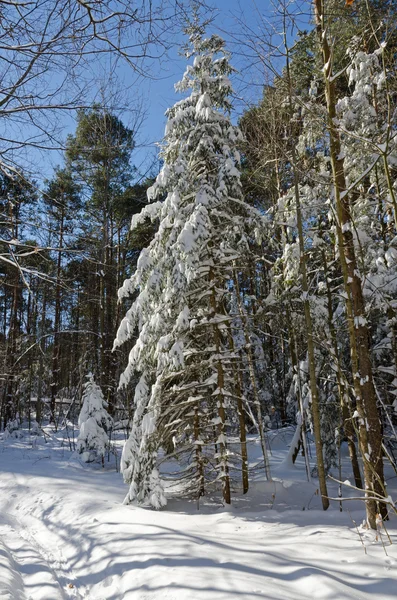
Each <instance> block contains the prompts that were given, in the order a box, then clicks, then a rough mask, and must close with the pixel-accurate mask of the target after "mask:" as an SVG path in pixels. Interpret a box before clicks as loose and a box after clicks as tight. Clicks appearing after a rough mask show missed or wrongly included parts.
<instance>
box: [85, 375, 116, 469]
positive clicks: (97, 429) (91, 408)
mask: <svg viewBox="0 0 397 600" xmlns="http://www.w3.org/2000/svg"><path fill="white" fill-rule="evenodd" d="M82 401H83V405H82V408H81V411H80V415H79V427H80V433H79V436H78V438H77V452H78V453H79V454H81V457H82V459H83V461H84V462H92V461H94V460H95V459H96V458H97V457H101V458H103V457H104V455H105V451H106V448H107V446H108V444H109V431H110V429H111V428H112V425H113V419H112V417H111V416H110V415H109V413H108V412H107V410H106V409H107V406H108V403H107V402H106V400H105V399H104V397H103V394H102V390H101V388H100V387H99V385H97V384H96V383H95V380H94V376H93V375H92V373H90V374H89V375H88V381H87V382H86V383H85V384H84V392H83V398H82Z"/></svg>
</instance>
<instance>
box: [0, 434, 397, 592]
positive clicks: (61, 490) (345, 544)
mask: <svg viewBox="0 0 397 600" xmlns="http://www.w3.org/2000/svg"><path fill="white" fill-rule="evenodd" d="M20 443H21V442H20ZM69 457H70V455H69V454H68V453H67V452H66V451H64V450H61V449H56V448H54V447H52V448H51V447H49V444H48V445H47V446H43V447H40V448H37V449H32V450H30V451H29V450H25V449H21V448H16V447H12V445H11V444H10V446H9V447H6V445H5V443H4V444H3V446H2V447H1V448H0V600H3V598H4V600H59V599H61V600H64V599H66V598H71V597H72V598H77V599H83V598H84V599H86V600H122V599H126V600H251V599H252V600H259V599H267V600H307V598H310V597H312V598H314V599H315V600H343V599H346V600H358V599H360V600H370V599H371V600H373V599H374V598H376V599H377V600H392V599H394V600H395V598H396V596H397V532H396V529H395V524H394V528H393V527H392V526H391V525H390V532H391V533H392V534H393V541H394V543H395V545H393V546H391V547H388V548H387V552H388V556H387V555H386V554H385V552H384V550H383V548H382V546H381V545H380V544H379V543H373V534H372V533H371V532H368V533H364V534H363V535H364V536H365V539H366V543H367V546H366V547H367V554H365V553H364V549H363V546H362V544H361V542H360V540H359V536H358V534H357V532H356V530H355V528H354V526H353V524H352V521H351V519H350V517H349V515H348V514H347V513H345V512H344V513H343V514H340V513H339V512H338V510H337V509H334V510H331V511H328V512H327V513H323V512H322V511H318V510H309V511H307V510H306V511H302V510H286V511H284V512H278V511H276V510H270V509H267V510H261V511H256V512H253V511H252V512H248V511H245V512H244V511H243V510H242V509H234V510H231V511H227V512H226V511H224V509H223V508H221V509H218V510H215V509H214V507H212V508H211V509H210V508H209V507H208V506H207V507H203V511H200V512H199V511H197V510H196V508H195V505H194V504H193V505H192V504H189V503H187V502H181V501H178V502H177V501H173V502H171V503H170V505H169V509H168V510H167V511H161V512H155V511H151V510H145V509H141V508H136V507H131V506H123V505H121V501H122V499H123V496H124V493H125V486H124V485H123V483H122V481H121V478H120V475H118V474H117V473H114V472H110V471H106V470H105V471H102V470H100V469H97V470H95V469H92V468H83V467H81V466H80V464H79V463H78V462H77V461H75V460H73V459H72V460H68V459H69ZM256 493H258V492H257V491H256ZM361 515H362V511H360V513H359V514H355V516H356V517H361Z"/></svg>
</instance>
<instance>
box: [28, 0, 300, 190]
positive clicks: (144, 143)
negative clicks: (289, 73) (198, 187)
mask: <svg viewBox="0 0 397 600" xmlns="http://www.w3.org/2000/svg"><path fill="white" fill-rule="evenodd" d="M212 5H213V6H214V9H215V11H214V12H215V15H214V16H215V18H214V21H213V23H212V24H211V26H210V27H209V33H212V32H216V33H218V34H219V35H222V37H224V38H225V39H226V41H227V44H228V48H229V49H230V51H231V52H232V64H233V66H235V67H236V68H237V69H238V71H239V72H238V73H237V75H236V76H235V77H234V81H233V84H234V88H235V91H236V98H235V103H234V104H235V112H234V115H233V118H234V120H237V118H238V115H239V114H241V112H242V111H243V110H244V108H246V107H247V106H248V105H249V104H252V103H253V102H255V101H256V100H258V98H259V97H260V95H261V93H262V89H263V84H264V83H268V82H269V77H270V73H269V71H266V69H265V68H264V67H263V65H262V64H261V62H260V60H258V57H257V52H258V51H259V53H260V52H261V51H262V48H261V40H264V39H269V34H265V33H264V30H265V28H267V29H268V30H269V29H270V30H271V29H272V28H273V36H272V42H273V43H279V42H280V37H279V36H278V33H279V32H280V31H281V26H280V23H277V20H275V17H274V12H275V10H277V8H278V7H279V6H280V3H279V2H278V0H274V2H272V1H271V0H256V2H255V1H254V0H245V1H244V2H243V1H242V0H213V2H212ZM302 7H303V12H305V11H308V12H309V11H310V2H309V1H306V0H290V10H291V11H298V10H302ZM307 22H308V15H303V16H302V17H300V19H299V22H298V24H297V26H298V28H304V27H305V24H306V23H307ZM295 34H296V28H295V30H294V31H291V32H290V33H289V39H290V41H292V39H293V37H294V35H295ZM247 36H248V37H251V38H252V39H255V37H256V36H257V42H256V43H253V44H251V48H249V47H247V46H246V45H244V44H243V43H242V42H241V40H242V39H243V38H244V39H245V38H247ZM174 41H175V44H174V46H173V47H172V49H171V51H170V52H169V54H168V56H167V57H166V58H163V59H162V60H161V61H160V62H159V61H154V62H153V64H152V65H148V66H147V72H148V73H149V74H151V77H149V78H143V77H140V78H137V77H136V75H135V74H134V72H133V70H132V69H131V68H130V67H129V66H128V65H126V64H125V63H123V61H117V65H116V67H115V65H114V61H113V60H112V59H109V58H106V59H105V60H104V61H103V62H100V63H97V64H96V66H95V67H94V71H95V73H96V75H97V78H98V81H99V82H101V81H102V82H103V85H104V87H105V89H106V91H105V97H106V99H107V101H109V100H108V99H109V95H110V96H112V94H113V93H114V96H115V98H113V99H112V98H110V104H111V105H112V104H113V105H114V106H116V107H117V108H118V110H117V112H118V114H119V116H120V118H121V119H122V120H123V122H124V123H125V124H126V125H127V126H130V127H132V128H134V125H135V114H134V113H135V112H138V113H141V112H142V110H143V112H144V113H145V118H144V120H143V122H142V123H141V125H140V127H139V130H138V132H137V136H136V141H137V149H136V151H135V153H134V156H133V163H134V164H135V165H136V166H137V168H138V169H139V170H140V171H141V172H144V171H145V170H146V169H147V167H148V165H149V163H150V162H151V161H152V160H153V158H154V157H155V156H156V154H157V147H156V145H155V143H156V142H158V141H160V140H161V139H162V136H163V133H164V127H165V121H166V119H165V117H164V112H165V110H166V109H167V108H168V107H169V106H171V105H173V104H174V103H175V102H176V101H177V100H178V99H179V98H180V96H179V95H177V94H176V93H175V92H174V84H175V83H176V82H177V81H178V80H179V79H180V78H181V76H182V74H183V72H184V70H185V68H186V64H187V63H186V59H185V58H184V57H182V56H180V55H179V48H180V45H181V43H183V41H184V36H183V34H182V33H180V34H179V35H176V37H175V40H174ZM274 64H276V65H277V67H278V68H280V67H281V64H282V59H279V61H278V64H277V61H276V62H275V63H274ZM114 67H115V72H116V76H115V78H114V80H113V82H112V83H110V85H109V79H110V76H109V73H110V72H111V71H112V70H113V69H114ZM109 90H110V94H109ZM94 98H96V99H97V101H101V94H100V93H98V92H96V93H95V92H92V91H91V93H89V92H87V97H86V99H85V101H86V102H87V101H88V102H91V101H92V100H93V99H94ZM59 121H60V125H61V132H60V137H62V139H63V140H64V139H65V138H66V135H67V134H68V133H73V132H74V131H75V127H76V123H75V116H74V115H73V114H70V115H69V116H60V117H59ZM35 162H36V163H37V164H38V170H37V174H38V179H39V180H42V179H43V178H44V177H47V178H48V177H51V174H52V171H53V168H54V167H55V166H56V165H59V164H61V163H62V153H59V152H56V151H52V152H48V153H46V154H45V155H42V156H40V158H39V160H38V161H35Z"/></svg>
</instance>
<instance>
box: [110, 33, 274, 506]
mask: <svg viewBox="0 0 397 600" xmlns="http://www.w3.org/2000/svg"><path fill="white" fill-rule="evenodd" d="M188 33H189V36H190V45H191V50H190V51H188V52H186V56H187V58H190V57H192V56H194V62H193V65H191V66H188V68H187V70H186V72H185V74H184V76H183V79H182V81H181V82H180V83H179V84H177V86H176V89H177V90H178V91H181V92H186V91H188V90H190V95H189V96H188V97H187V98H185V99H183V100H181V101H180V102H178V103H177V104H175V105H174V106H173V107H172V108H170V109H169V110H168V111H167V117H168V123H167V127H166V134H165V142H164V146H163V149H162V153H161V157H162V159H163V161H164V166H163V168H162V170H161V172H160V174H159V176H158V177H157V180H156V182H155V184H154V185H153V187H152V188H151V189H150V190H149V191H148V200H149V202H151V203H150V204H148V206H147V207H145V208H144V209H143V211H142V213H141V215H139V216H137V217H134V218H133V223H132V226H133V227H134V225H135V224H136V223H138V222H140V221H141V220H142V219H145V218H147V217H150V218H158V219H159V229H158V232H157V233H156V235H155V237H154V239H153V241H152V242H151V243H150V245H149V247H148V248H146V249H144V250H143V251H142V253H141V255H140V258H139V260H138V264H137V270H136V272H135V274H134V275H133V276H132V278H131V279H129V280H126V281H125V282H124V285H123V287H122V288H121V290H120V292H119V297H120V298H123V297H125V296H128V295H130V294H132V293H134V292H135V291H137V292H138V295H137V296H136V298H135V300H134V302H133V304H132V306H131V308H130V309H129V310H128V312H127V315H126V316H125V318H124V319H123V321H122V323H121V325H120V327H119V331H118V334H117V339H116V341H115V347H117V346H119V345H120V344H122V343H123V342H125V341H126V340H128V339H131V338H133V337H134V336H135V335H137V338H136V341H135V344H134V346H133V348H132V350H131V352H130V355H129V363H128V366H127V368H126V369H125V371H124V373H123V374H122V376H121V382H120V384H121V385H126V384H127V383H128V382H129V380H130V378H131V376H132V374H133V373H134V372H139V373H140V381H139V384H138V386H137V387H136V390H135V413H134V418H133V424H132V430H131V435H130V437H129V440H128V441H127V443H126V445H125V447H124V451H123V456H122V462H121V470H122V472H123V475H124V480H125V482H126V483H128V484H129V486H130V488H129V492H128V494H127V497H126V499H125V502H126V503H128V502H131V501H134V500H135V501H138V502H149V503H150V504H152V505H153V506H154V507H156V508H159V507H161V506H163V505H165V503H166V499H165V496H164V493H163V490H162V486H161V482H160V478H159V473H158V470H157V454H158V450H159V448H160V446H162V447H163V448H164V449H169V448H171V449H172V450H173V451H174V452H175V453H176V454H177V455H178V456H179V457H180V458H181V459H184V460H185V467H184V471H183V476H182V477H183V481H184V482H185V489H186V490H188V491H189V492H190V493H193V494H195V495H196V496H200V495H202V494H203V493H204V488H205V485H206V482H209V483H211V484H214V483H216V482H217V481H220V482H221V483H222V491H223V498H224V501H225V502H226V503H230V479H231V475H232V473H233V470H234V469H235V467H236V463H237V462H238V457H237V455H234V453H233V452H231V450H230V444H229V443H228V437H227V436H228V433H229V429H228V428H229V425H228V423H229V416H230V414H231V413H232V412H233V413H234V412H236V411H238V407H237V401H238V398H236V396H237V394H236V387H235V385H236V384H235V381H236V378H235V367H236V362H237V361H238V356H237V355H236V353H235V352H233V348H232V345H231V344H230V323H231V321H232V317H231V315H230V297H231V293H232V288H233V283H232V282H233V273H234V271H235V270H236V269H240V268H241V266H242V265H243V264H244V260H245V258H246V256H247V255H248V254H249V252H250V248H249V241H250V240H249V236H248V235H246V234H245V233H244V232H246V231H251V232H253V233H252V235H255V232H257V234H259V231H260V229H261V225H262V216H261V214H260V213H259V212H258V211H256V210H255V209H253V208H251V207H250V206H249V205H247V204H246V203H245V202H244V200H243V198H242V191H241V183H240V172H239V161H240V158H239V153H238V151H237V149H236V147H237V144H238V143H239V142H240V140H241V133H240V131H239V129H238V128H236V127H234V126H233V125H232V124H231V122H230V117H229V112H230V108H231V106H230V101H229V96H230V93H231V84H230V80H229V75H230V73H231V72H232V70H233V69H232V68H231V66H230V65H229V59H228V55H227V54H226V52H225V49H224V42H223V40H222V39H221V38H219V37H218V36H216V35H213V36H211V37H210V38H208V39H204V38H203V31H202V29H201V28H200V27H199V26H197V25H194V26H192V27H191V28H190V29H189V30H188ZM163 195H165V196H166V198H165V201H164V202H160V201H157V202H153V201H154V200H156V199H157V198H159V197H160V196H163ZM237 387H238V386H237Z"/></svg>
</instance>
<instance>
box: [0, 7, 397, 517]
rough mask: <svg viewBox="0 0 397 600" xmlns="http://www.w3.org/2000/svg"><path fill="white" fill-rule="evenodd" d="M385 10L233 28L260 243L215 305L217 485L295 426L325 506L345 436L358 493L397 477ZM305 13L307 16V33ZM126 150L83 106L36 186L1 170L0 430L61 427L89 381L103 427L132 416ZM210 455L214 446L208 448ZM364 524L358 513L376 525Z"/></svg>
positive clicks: (129, 136) (135, 179)
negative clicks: (246, 96)
mask: <svg viewBox="0 0 397 600" xmlns="http://www.w3.org/2000/svg"><path fill="white" fill-rule="evenodd" d="M4 10H6V8H4ZM396 10H397V6H396V3H395V2H393V1H388V0H365V1H364V0H356V1H354V2H351V1H348V2H346V3H344V2H342V1H341V0H326V1H321V0H316V1H315V2H314V3H310V2H306V3H299V5H297V4H295V3H292V4H288V3H280V4H279V5H277V7H276V8H275V16H274V17H271V18H270V17H269V20H266V19H264V18H263V20H262V30H261V31H260V33H254V32H253V31H252V29H251V28H250V27H248V26H246V25H244V23H240V26H239V31H238V35H236V36H235V39H234V42H233V45H232V48H233V49H236V53H237V52H238V53H241V54H242V55H245V56H246V57H253V58H252V60H253V61H254V62H256V64H261V65H262V67H263V82H262V83H263V94H262V97H261V99H260V101H259V102H258V103H257V104H255V105H252V106H249V107H248V108H247V109H246V110H245V111H244V112H243V114H241V115H240V117H239V126H240V129H241V131H242V133H243V135H242V136H241V138H240V139H239V140H237V142H236V147H237V149H238V151H239V153H240V155H241V196H242V198H243V199H244V201H245V203H246V204H247V205H249V206H250V207H252V208H253V209H255V210H256V212H257V214H258V215H260V216H261V228H262V231H261V234H260V235H256V230H257V224H256V225H255V231H254V228H253V229H252V230H251V231H249V230H247V231H241V236H242V237H244V244H245V246H244V247H245V251H244V253H243V254H241V256H239V257H238V260H237V261H236V260H234V262H233V263H230V265H232V266H230V265H229V263H227V264H228V266H227V269H228V271H227V273H228V276H227V284H225V286H226V288H227V290H228V296H227V295H226V294H225V295H224V296H223V297H222V300H221V301H220V305H221V308H219V306H218V307H217V309H216V311H215V309H214V311H215V312H216V313H217V314H218V313H219V312H222V314H225V315H228V316H229V317H230V321H228V324H227V325H226V326H224V328H223V330H222V331H221V329H220V331H221V333H220V334H219V335H220V336H221V337H222V336H223V337H222V344H223V345H225V347H226V346H227V345H229V350H230V352H232V353H233V358H232V360H231V359H230V355H228V360H229V363H230V365H229V367H228V368H229V371H228V373H229V372H230V373H229V374H230V381H229V380H228V381H229V384H230V386H231V388H233V390H234V391H233V393H232V392H230V396H231V397H232V396H233V398H235V399H236V400H235V402H234V400H233V402H232V401H230V404H229V405H228V407H227V411H226V413H227V415H226V416H225V415H223V416H222V414H220V416H218V417H217V418H218V419H221V425H222V427H223V429H222V427H221V433H222V435H223V431H224V430H226V429H228V431H229V433H231V432H234V433H236V434H237V435H238V436H239V438H240V441H241V444H242V446H241V454H240V455H239V457H238V460H237V461H234V463H233V465H232V466H231V467H230V469H231V470H230V471H227V473H226V471H224V475H223V483H224V481H225V477H229V473H230V477H232V476H233V477H237V475H236V473H237V471H238V469H241V473H242V474H241V477H242V486H243V488H244V491H246V488H247V486H248V479H247V476H246V468H247V467H246V458H244V444H245V435H246V431H255V430H258V431H259V432H260V434H261V435H263V432H265V431H266V427H271V426H277V427H282V426H283V425H286V424H294V425H296V426H297V430H298V433H299V435H298V436H296V439H295V446H294V448H293V450H294V454H295V456H296V454H297V453H298V452H299V450H300V448H301V447H302V446H303V447H304V446H305V435H306V431H309V430H311V431H312V432H313V434H314V437H315V441H316V450H317V463H318V464H317V474H318V476H319V479H320V488H321V493H322V494H323V499H324V508H326V505H327V499H326V496H327V493H326V482H325V475H326V473H327V472H328V471H329V470H330V469H331V468H332V467H334V466H335V465H337V464H338V452H339V449H340V443H341V440H346V441H347V443H348V445H349V453H350V458H351V462H352V468H353V472H354V478H355V485H356V486H357V487H359V488H361V487H362V486H363V477H364V479H365V482H366V485H367V488H368V485H369V487H370V489H371V490H372V491H373V492H374V493H375V494H381V495H383V493H384V491H385V489H384V485H383V464H382V461H383V458H382V457H386V458H387V460H390V461H391V462H392V464H393V465H396V458H397V455H396V451H395V447H396V446H395V445H396V437H395V430H394V426H395V424H396V409H397V400H396V396H397V385H396V384H397V314H396V310H397V295H396V286H397V237H396V236H397V231H396V228H397V199H396V194H397V185H396V181H397V177H396V175H397V172H396V167H397V145H396V142H397V135H396V94H397V87H396V65H395V60H396V26H397V13H396ZM294 11H295V12H294ZM302 11H303V12H304V13H305V14H309V13H311V17H310V21H309V20H308V23H307V28H306V29H305V30H302V29H300V28H299V27H297V23H298V22H301V21H302ZM211 27H213V25H211ZM292 39H293V41H291V40H292ZM207 50H208V49H207ZM218 50H219V48H218V49H217V51H218ZM214 52H215V51H214ZM230 77H231V79H232V80H233V77H236V80H237V79H238V77H237V76H236V74H235V73H233V71H231V73H230ZM3 80H5V77H4V78H3ZM244 85H246V86H248V85H249V84H248V83H247V82H244ZM231 102H233V98H232V99H231ZM225 106H226V105H225ZM231 108H232V105H227V106H226V109H225V110H226V112H227V110H228V109H229V110H230V109H231ZM136 134H137V132H136V131H134V130H133V129H130V128H128V127H127V126H126V125H125V124H124V123H123V117H122V114H120V112H119V111H113V110H112V109H110V108H108V107H107V106H106V105H101V104H95V105H93V106H89V107H82V108H80V109H78V111H77V120H76V128H75V132H74V133H73V134H71V135H69V136H68V137H67V139H66V141H65V144H64V160H63V163H62V164H61V165H60V166H59V167H58V168H57V169H56V170H55V171H54V174H53V176H52V177H51V178H50V179H49V180H47V181H46V182H45V184H44V185H39V184H38V183H37V182H36V181H34V180H33V179H32V178H31V177H30V175H29V174H28V173H27V172H25V171H24V170H23V169H21V168H16V167H15V166H14V165H13V164H12V162H7V160H5V161H4V164H3V168H2V170H1V173H0V259H1V260H0V282H1V286H0V314H1V319H0V323H1V330H0V364H1V371H0V402H1V426H2V427H3V428H4V427H6V426H10V425H9V424H10V423H13V422H14V423H15V422H16V421H18V420H21V419H27V420H28V421H29V423H30V422H33V421H37V422H38V423H39V424H40V423H41V422H42V421H43V420H46V419H50V420H51V421H52V422H53V423H54V424H55V426H56V427H60V426H62V425H63V424H64V423H65V422H66V421H72V420H76V418H77V415H78V412H79V409H80V406H81V397H82V390H83V385H84V383H85V381H86V377H87V374H88V373H90V372H92V373H93V374H94V376H95V379H96V381H97V383H98V384H99V386H100V387H101V389H102V392H103V395H104V398H105V399H106V401H107V402H108V404H109V409H108V410H109V412H110V414H111V415H112V416H113V418H115V419H116V420H119V421H123V422H125V424H126V427H127V429H128V423H130V422H131V420H132V418H133V414H134V403H133V398H134V391H135V387H136V384H137V381H138V375H134V376H133V377H132V378H131V380H130V381H129V384H128V386H126V387H124V388H122V389H120V390H118V382H119V378H120V375H121V373H122V371H123V370H124V368H125V365H126V363H127V362H128V354H129V351H130V349H131V347H132V346H133V344H134V341H135V340H136V339H137V336H138V332H137V331H136V332H135V334H134V335H133V336H132V337H131V339H129V340H128V342H127V343H126V344H125V345H123V346H122V347H121V348H116V350H115V351H114V352H113V351H112V348H113V342H114V339H115V336H116V332H117V329H118V326H119V324H120V321H121V319H122V317H123V316H124V314H125V312H126V311H127V310H128V308H129V306H130V303H129V302H128V300H127V299H125V298H122V299H121V301H119V302H118V297H117V290H118V289H119V288H121V286H122V284H123V281H124V280H125V279H127V278H129V277H131V275H132V274H133V273H134V272H135V270H136V265H137V261H138V257H139V254H140V251H141V250H142V249H143V248H146V247H148V246H149V244H150V242H151V241H152V240H153V239H154V236H155V234H156V232H157V231H158V228H159V220H158V219H157V220H156V219H149V218H146V219H141V220H140V221H139V224H138V225H137V226H136V227H135V228H134V230H130V223H131V218H132V217H133V215H136V214H138V213H139V212H140V211H141V209H142V208H143V206H145V204H146V192H147V189H148V188H149V187H150V186H152V185H153V182H154V180H155V178H156V176H157V175H158V173H157V172H156V171H157V170H158V169H157V168H156V167H153V168H152V169H151V170H149V172H145V173H144V174H142V173H139V172H138V170H137V169H135V168H134V151H135V144H136ZM6 159H7V155H6ZM162 160H163V161H164V160H165V161H166V162H167V160H168V161H171V160H172V157H171V158H170V156H169V155H166V156H165V157H164V155H163V158H162ZM239 189H240V188H239ZM166 192H167V190H166ZM166 192H165V193H166ZM239 193H240V191H239ZM158 199H159V200H160V201H161V202H162V201H164V200H165V194H164V195H161V194H160V196H159V198H158ZM240 216H241V215H240ZM247 223H248V221H247ZM225 264H226V262H225ZM225 268H226V267H225ZM222 281H224V279H223V280H222ZM218 309H219V310H218ZM225 327H226V330H227V329H228V328H229V330H228V331H226V332H225ZM225 360H226V359H225ZM197 414H198V413H197ZM222 419H223V420H222ZM188 422H189V419H187V420H186V423H188ZM214 423H215V421H214ZM219 423H220V422H219V421H217V422H216V425H218V424H219ZM17 426H18V424H17V425H15V427H17ZM165 427H167V425H165ZM191 428H192V430H193V429H194V424H192V425H191ZM214 428H215V426H214ZM180 432H181V430H178V429H177V428H175V431H174V430H173V434H174V436H175V435H178V434H180ZM167 436H168V437H167ZM170 437H171V436H170V435H168V434H167V435H165V434H164V436H163V441H164V442H166V441H167V440H168V441H169V439H170ZM220 439H221V437H220V434H219V431H217V432H215V434H214V440H215V441H214V442H213V443H214V444H215V447H217V445H218V446H219V444H220V445H221V446H222V444H223V442H222V440H221V442H219V440H220ZM222 439H223V438H222ZM217 441H218V444H217ZM196 442H197V439H196ZM208 443H209V442H208ZM192 444H194V442H192ZM265 446H266V442H264V464H265V467H266V448H265ZM168 450H169V452H172V451H173V448H172V443H171V442H170V445H169V448H168ZM216 450H217V451H218V450H219V448H216ZM218 454H219V453H218ZM221 454H222V449H221ZM216 456H217V455H216ZM360 457H361V458H360ZM359 460H360V461H363V465H364V469H363V472H361V473H360V467H359ZM237 463H238V466H237ZM224 468H226V467H224ZM225 473H226V475H225ZM200 477H201V478H203V477H204V475H203V473H201V475H200ZM208 480H209V481H212V479H211V476H208ZM201 483H202V481H201ZM201 483H200V486H201ZM200 489H201V488H200ZM224 491H225V486H224ZM200 493H201V492H200ZM229 494H230V490H229ZM226 500H227V498H226ZM378 510H380V511H382V510H383V508H382V507H381V508H380V509H379V507H378V508H376V507H375V506H372V508H371V507H369V514H370V519H371V518H372V522H373V523H374V522H375V521H374V520H375V514H376V512H377V511H378ZM371 515H372V516H371Z"/></svg>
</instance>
